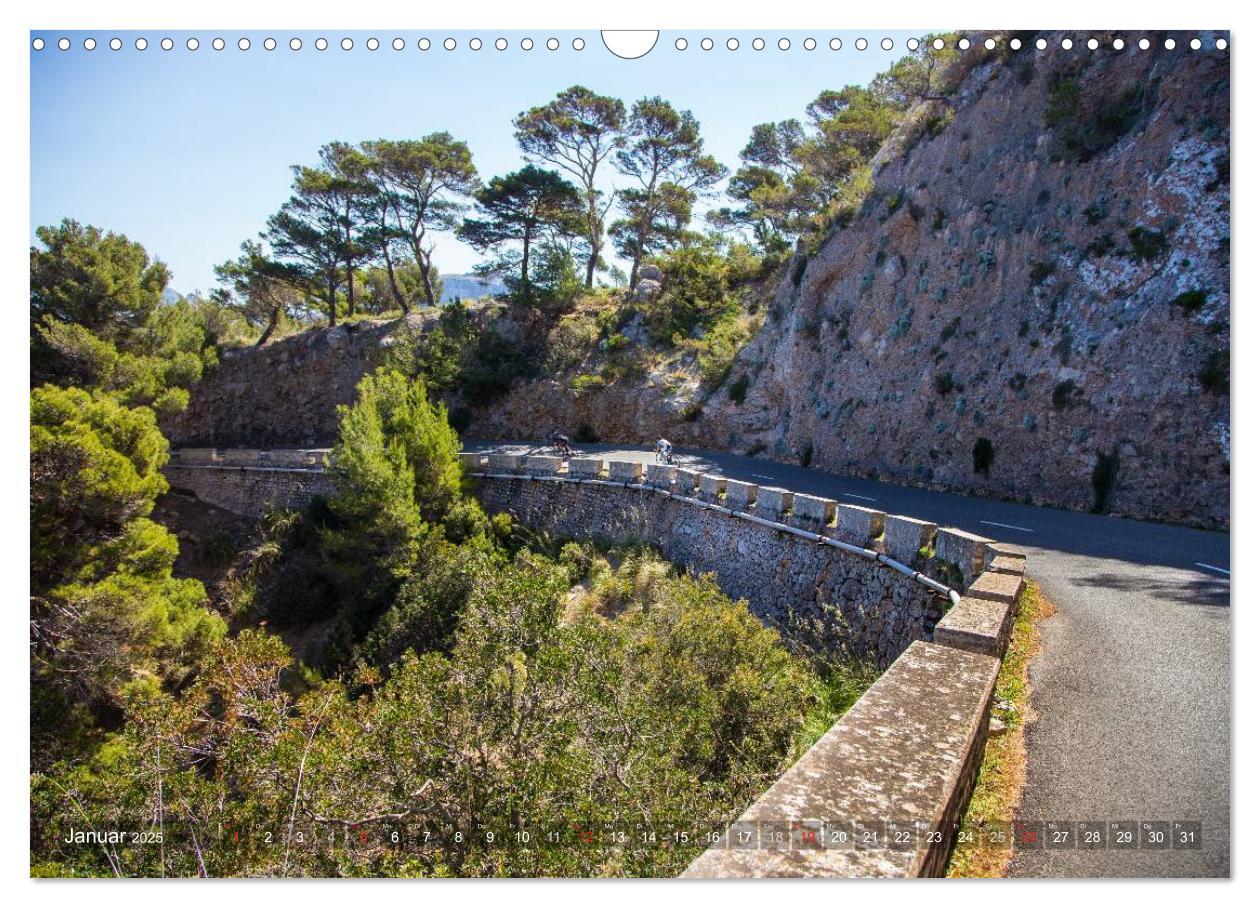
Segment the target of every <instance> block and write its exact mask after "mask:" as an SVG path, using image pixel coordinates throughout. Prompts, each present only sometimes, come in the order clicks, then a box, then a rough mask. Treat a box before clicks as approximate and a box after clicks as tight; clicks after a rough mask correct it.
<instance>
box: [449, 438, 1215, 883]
mask: <svg viewBox="0 0 1260 908" xmlns="http://www.w3.org/2000/svg"><path fill="white" fill-rule="evenodd" d="M466 447H467V449H468V450H478V451H490V450H494V451H501V452H504V453H544V449H543V448H542V447H541V446H538V445H529V444H511V443H497V442H496V443H491V442H486V443H472V442H468V443H466ZM578 447H579V449H580V450H581V452H582V453H588V452H589V453H597V454H599V455H601V456H605V457H615V458H620V459H626V460H640V461H650V460H651V459H652V454H651V452H650V450H647V449H638V448H627V447H619V446H615V445H579V446H578ZM677 462H678V464H679V465H680V466H686V467H689V468H695V469H700V470H703V471H705V472H711V473H720V474H722V475H726V476H730V477H732V478H738V479H742V480H746V481H749V482H755V483H758V484H761V485H776V486H782V487H784V488H788V489H792V490H794V491H799V492H807V493H812V494H817V495H825V496H827V497H830V498H834V499H836V500H837V501H841V502H848V503H850V504H860V505H864V506H867V507H873V508H877V509H879V510H882V511H885V512H887V513H893V514H906V515H910V516H913V517H919V518H922V519H925V520H930V521H933V522H934V523H937V524H939V525H941V526H952V527H957V528H959V529H963V530H968V531H970V532H973V533H978V534H981V535H984V536H988V537H989V538H991V539H997V540H1000V541H1002V542H1010V543H1015V544H1017V545H1020V546H1023V547H1025V548H1026V549H1027V551H1028V576H1029V577H1030V578H1032V579H1033V580H1035V581H1037V582H1038V583H1039V584H1040V585H1041V587H1042V589H1043V590H1044V592H1045V594H1046V596H1047V597H1048V598H1049V599H1050V601H1051V602H1052V603H1054V605H1055V607H1056V609H1057V611H1056V613H1055V614H1054V615H1053V616H1052V617H1051V618H1048V619H1047V620H1045V621H1044V622H1043V624H1042V651H1041V653H1040V654H1039V655H1038V656H1037V657H1036V658H1035V659H1034V660H1033V663H1032V666H1031V677H1032V682H1033V695H1032V713H1033V721H1032V722H1030V724H1029V725H1028V784H1027V786H1026V788H1025V791H1024V796H1023V802H1022V804H1021V806H1020V809H1019V811H1018V816H1019V817H1020V818H1021V819H1023V820H1034V821H1060V822H1064V821H1081V820H1092V821H1117V822H1139V823H1140V822H1142V821H1166V822H1172V821H1188V822H1196V823H1200V824H1201V839H1202V841H1201V845H1200V847H1199V848H1198V849H1193V850H1171V849H1164V850H1143V849H1134V850H1122V849H1105V850H1100V851H1095V850H1082V849H1072V850H1029V851H1019V852H1017V853H1016V855H1015V858H1014V860H1013V862H1012V864H1011V867H1010V871H1009V872H1010V875H1012V876H1029V877H1047V876H1048V877H1169V876H1188V877H1203V876H1229V875H1230V849H1229V832H1230V824H1229V821H1230V612H1229V605H1230V586H1229V569H1230V564H1229V535H1228V534H1226V533H1212V532H1206V531H1203V530H1194V529H1188V528H1184V527H1174V526H1167V525H1164V524H1157V523H1147V522H1143V521H1138V520H1125V519H1121V518H1116V517H1106V516H1100V515H1096V514H1084V513H1080V512H1077V511H1064V510H1058V509H1054V508H1039V507H1033V506H1030V505H1022V504H1013V503H1010V502H1003V501H993V500H989V499H985V498H971V497H967V496H962V495H952V494H948V493H944V492H932V491H927V490H924V489H916V488H909V487H905V486H898V485H893V484H891V483H884V482H875V481H872V480H867V479H858V478H854V477H848V476H837V475H833V474H829V473H823V472H821V471H818V470H809V469H803V468H801V467H794V466H789V465H786V464H780V463H774V462H771V461H765V460H758V459H756V458H751V457H741V456H739V455H735V454H725V453H719V452H712V451H692V450H686V451H679V452H678V456H677Z"/></svg>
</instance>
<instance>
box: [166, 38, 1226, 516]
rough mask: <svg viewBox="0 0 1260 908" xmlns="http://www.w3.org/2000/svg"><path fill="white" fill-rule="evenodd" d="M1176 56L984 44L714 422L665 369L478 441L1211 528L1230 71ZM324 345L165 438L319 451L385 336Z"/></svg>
mask: <svg viewBox="0 0 1260 908" xmlns="http://www.w3.org/2000/svg"><path fill="white" fill-rule="evenodd" d="M1047 37H1048V38H1049V39H1050V41H1051V46H1054V45H1055V44H1057V40H1056V39H1055V38H1054V37H1053V36H1047ZM976 44H977V47H978V46H979V44H980V42H978V41H977V42H976ZM1178 44H1179V48H1178V49H1177V50H1175V51H1171V52H1170V51H1167V50H1164V49H1162V47H1160V45H1159V43H1158V42H1157V43H1156V44H1154V45H1153V46H1152V49H1150V50H1148V51H1141V50H1138V49H1137V47H1136V42H1135V41H1134V40H1129V41H1128V42H1127V49H1126V50H1125V51H1123V52H1115V51H1112V50H1109V49H1100V50H1098V51H1094V52H1090V51H1087V50H1086V49H1085V48H1084V47H1083V46H1080V45H1078V50H1076V51H1072V52H1063V51H1060V50H1053V51H1047V52H1037V51H1035V50H1033V49H1032V48H1031V46H1026V47H1025V49H1024V50H1021V51H1019V52H1015V53H1012V54H1009V55H1007V56H1004V57H1003V56H1000V55H997V54H990V53H980V52H978V51H976V52H973V55H972V59H971V60H970V61H969V65H970V70H969V72H968V74H967V75H966V77H965V78H964V79H963V81H962V83H961V85H960V87H959V89H958V90H957V91H956V92H955V94H954V95H953V96H952V98H951V101H950V103H949V104H948V105H943V104H940V103H939V102H938V103H937V104H935V105H934V106H933V107H932V108H925V109H924V110H922V111H920V114H921V115H920V116H917V117H916V118H915V122H914V123H912V124H911V125H909V126H908V127H907V128H906V129H905V130H904V131H903V132H902V133H901V134H899V135H898V136H897V137H895V139H894V140H893V141H891V142H890V143H889V144H888V146H887V147H886V148H885V149H884V150H883V151H881V153H880V155H879V157H878V158H877V159H876V161H875V168H874V169H875V176H874V190H873V192H872V194H871V196H870V198H869V199H868V200H867V203H866V205H865V206H864V208H863V209H862V211H861V213H860V214H859V216H858V217H857V218H856V219H855V220H854V221H853V222H852V223H850V224H849V225H848V226H846V227H844V228H843V229H840V228H837V229H835V230H834V231H833V232H832V234H831V235H830V236H829V237H828V238H827V239H826V240H825V241H823V242H822V244H821V245H820V246H819V247H818V248H817V250H816V251H814V252H812V253H811V254H808V255H806V254H805V253H802V254H801V255H799V256H798V259H797V260H796V261H795V262H793V263H792V264H791V265H789V267H788V268H787V269H785V275H784V277H783V279H782V281H781V283H780V284H779V285H778V288H777V290H776V291H775V293H774V297H773V300H772V301H768V306H769V309H768V311H769V317H768V318H767V319H766V322H765V325H764V327H763V328H762V330H761V331H760V333H759V334H758V335H757V336H756V337H755V339H754V340H753V341H752V343H750V344H749V345H748V346H747V347H746V348H745V349H744V351H743V352H742V353H741V354H740V357H739V359H738V361H737V363H736V366H735V369H734V370H733V371H732V373H731V378H730V379H729V380H728V385H727V386H726V387H725V388H723V389H719V391H717V392H716V393H714V394H713V395H711V396H709V397H708V399H707V400H706V401H705V402H704V403H703V407H700V406H697V405H696V404H695V403H691V404H690V405H689V399H688V396H687V394H685V393H684V394H681V395H680V393H679V390H678V384H677V382H674V383H669V382H666V381H663V380H662V377H661V376H655V375H648V376H647V377H646V378H644V379H641V380H637V381H633V382H618V383H616V384H613V385H610V386H609V387H606V388H603V389H599V390H594V391H588V392H587V393H584V394H581V395H579V394H575V393H574V392H572V391H570V390H569V387H568V384H567V382H565V381H564V380H563V379H562V378H561V379H557V380H538V381H531V382H526V383H519V384H518V385H517V386H516V387H514V388H513V389H512V391H511V392H510V393H509V394H508V395H507V397H506V398H504V399H502V400H500V401H498V402H496V404H494V405H493V406H492V407H489V408H486V409H485V410H484V411H480V412H475V413H474V414H473V417H472V421H471V425H470V426H469V427H468V430H467V431H468V434H470V435H473V436H477V437H484V438H494V437H501V438H534V437H540V436H542V435H544V434H545V433H546V432H547V431H549V430H550V429H551V428H552V427H554V426H557V425H559V426H564V427H567V428H568V429H569V430H570V431H575V430H576V429H577V427H578V426H581V425H583V424H584V425H585V426H587V427H589V428H590V430H591V431H592V432H593V433H594V434H596V435H598V436H599V437H600V438H601V439H603V440H606V441H634V442H642V441H644V440H649V439H651V438H654V437H657V436H658V435H660V434H666V435H668V436H669V437H670V438H671V439H673V440H674V441H675V442H676V443H678V444H682V445H702V446H709V447H715V448H724V449H731V450H735V451H739V452H753V453H757V454H760V455H761V456H767V457H773V458H776V459H781V460H789V461H795V462H801V463H808V464H810V465H812V466H815V467H820V468H823V469H828V470H833V471H839V472H852V473H859V474H862V475H868V476H872V477H879V478H884V479H890V480H893V481H896V482H903V483H913V484H920V485H925V486H931V487H937V488H942V489H951V490H956V491H962V492H968V493H973V494H980V495H992V496H998V497H1004V498H1012V499H1017V500H1023V501H1029V502H1033V503H1039V504H1049V505H1056V506H1061V507H1071V508H1091V507H1096V508H1099V509H1105V510H1109V511H1111V512H1112V513H1118V514H1123V515H1130V516H1138V517H1145V518H1153V519H1162V520H1172V521H1178V522H1185V523H1190V524H1196V525H1202V526H1210V527H1218V528H1221V527H1226V526H1227V525H1228V521H1229V475H1228V473H1229V394H1228V382H1229V352H1228V351H1229V130H1230V115H1229V56H1228V53H1227V52H1226V53H1222V52H1219V51H1215V50H1206V49H1205V50H1200V51H1192V50H1189V49H1188V48H1187V47H1186V41H1185V40H1184V36H1183V40H1180V41H1179V42H1178ZM1105 47H1106V45H1104V48H1105ZM336 330H338V331H342V332H345V335H344V336H343V337H341V338H340V339H337V338H335V337H334V336H333V332H311V333H310V334H309V335H303V336H300V337H299V338H292V339H288V340H286V341H282V342H280V343H277V344H275V345H273V346H271V347H269V348H267V349H266V350H263V351H261V352H258V353H245V354H240V355H238V357H236V358H235V359H230V360H228V361H227V362H225V363H224V365H223V368H222V369H221V370H220V372H219V374H218V375H216V376H215V377H214V378H212V379H210V380H209V381H208V382H205V383H203V385H202V386H201V387H199V388H198V389H197V391H196V392H195V393H194V400H193V404H192V406H191V407H190V410H189V412H188V413H187V414H184V415H183V416H181V417H179V418H177V419H176V420H172V421H171V423H170V425H169V427H168V431H170V432H171V433H172V435H173V436H174V437H175V438H176V439H178V440H182V441H185V442H194V441H195V442H197V443H206V444H209V443H227V442H231V443H234V444H262V443H269V442H272V443H275V442H284V443H310V442H314V441H320V440H326V439H327V438H328V437H331V435H332V434H333V432H334V430H335V415H334V414H333V412H332V411H333V405H334V404H335V403H340V402H345V401H347V400H349V399H350V396H351V392H352V389H353V386H354V382H355V381H357V379H358V377H359V375H361V374H362V371H363V370H364V369H365V368H367V364H368V362H369V361H370V358H371V357H370V350H371V349H372V347H373V346H374V345H379V344H380V343H382V342H383V341H384V342H387V341H385V336H386V334H387V333H388V328H387V327H386V326H375V327H372V326H367V327H363V326H361V327H359V328H356V329H351V330H349V331H347V329H336ZM356 332H357V333H356ZM250 376H253V377H252V378H251V377H250ZM736 382H738V383H740V384H745V383H746V387H747V393H746V397H745V399H744V400H743V402H742V403H736V401H735V399H734V398H733V397H732V395H731V394H730V393H728V392H729V390H730V384H731V383H736ZM690 387H691V388H694V383H691V385H690ZM671 389H672V390H671ZM736 396H738V395H736ZM289 433H296V435H297V436H300V437H291V436H290V437H283V438H282V437H281V436H282V435H286V434H289Z"/></svg>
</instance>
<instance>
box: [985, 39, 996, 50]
mask: <svg viewBox="0 0 1260 908" xmlns="http://www.w3.org/2000/svg"><path fill="white" fill-rule="evenodd" d="M984 49H985V50H997V42H996V41H994V40H993V39H992V38H985V39H984Z"/></svg>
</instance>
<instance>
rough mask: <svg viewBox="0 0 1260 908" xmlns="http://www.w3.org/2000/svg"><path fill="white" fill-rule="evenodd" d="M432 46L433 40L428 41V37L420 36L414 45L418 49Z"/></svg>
mask: <svg viewBox="0 0 1260 908" xmlns="http://www.w3.org/2000/svg"><path fill="white" fill-rule="evenodd" d="M432 46H433V42H432V41H430V40H429V39H428V38H421V39H420V40H419V41H417V42H416V47H418V48H419V49H420V50H428V49H429V48H430V47H432Z"/></svg>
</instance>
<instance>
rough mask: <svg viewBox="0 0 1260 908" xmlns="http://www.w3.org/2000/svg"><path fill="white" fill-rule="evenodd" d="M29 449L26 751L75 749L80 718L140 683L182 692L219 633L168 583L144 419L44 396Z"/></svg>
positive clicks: (155, 440)
mask: <svg viewBox="0 0 1260 908" xmlns="http://www.w3.org/2000/svg"><path fill="white" fill-rule="evenodd" d="M30 446H31V461H30V469H31V474H30V479H31V493H30V519H31V633H32V641H31V646H32V649H31V672H32V687H33V688H36V689H38V692H37V694H36V695H35V696H33V698H32V710H33V714H32V719H33V721H32V730H33V738H32V741H33V742H36V741H40V740H46V739H53V740H56V739H61V743H62V744H65V743H66V742H67V740H70V741H74V740H77V741H79V742H80V743H82V741H83V740H84V737H85V734H86V733H87V729H88V726H89V724H90V722H91V721H92V720H91V719H90V717H89V716H87V715H86V714H85V713H84V709H88V710H97V711H99V710H108V709H113V708H114V707H116V705H117V703H118V701H119V698H120V697H121V696H122V695H123V692H124V691H125V690H126V689H127V687H128V686H129V685H131V684H134V683H138V682H141V681H143V680H144V679H150V680H156V681H158V682H163V683H167V684H178V683H180V682H181V681H182V680H184V679H185V678H186V677H187V676H188V674H189V673H190V672H192V671H194V670H195V669H196V668H197V667H198V666H200V665H201V664H202V663H203V662H204V660H205V659H206V657H207V656H208V654H209V653H211V652H212V651H213V649H214V647H215V645H216V644H217V642H218V640H219V639H220V638H221V637H222V635H223V632H224V626H223V622H222V621H221V620H220V619H219V618H218V617H217V616H214V615H212V614H210V613H209V612H207V611H206V610H205V609H204V608H203V607H202V603H203V602H204V600H205V591H204V590H203V589H202V586H201V584H200V583H199V582H198V581H196V580H177V579H175V578H173V577H172V576H171V568H172V566H173V565H174V562H175V555H176V552H177V544H176V540H175V537H174V536H172V535H171V534H170V533H169V532H168V531H167V530H166V529H165V528H163V527H162V526H160V525H158V524H156V523H154V522H152V521H151V520H149V519H148V518H147V515H148V514H149V513H150V512H151V511H152V509H153V503H154V500H155V499H156V498H157V496H158V495H160V494H162V493H163V492H165V491H166V488H167V486H166V480H165V478H164V477H163V476H162V474H161V468H162V466H163V465H164V464H165V463H166V460H167V456H168V455H167V445H166V440H165V439H164V438H162V435H161V433H159V432H158V430H157V426H156V423H155V421H154V418H153V413H152V412H151V411H149V410H147V409H143V408H137V409H128V408H127V407H124V406H122V405H121V404H119V403H117V402H116V401H115V400H113V399H112V398H111V397H109V396H108V395H105V394H102V393H99V392H89V391H84V390H82V389H78V388H56V387H53V386H49V385H45V386H42V387H39V388H35V389H34V390H32V391H31V436H30ZM36 754H37V756H38V761H41V762H42V761H45V760H47V759H50V758H51V757H52V754H51V753H50V752H38V751H36Z"/></svg>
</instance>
